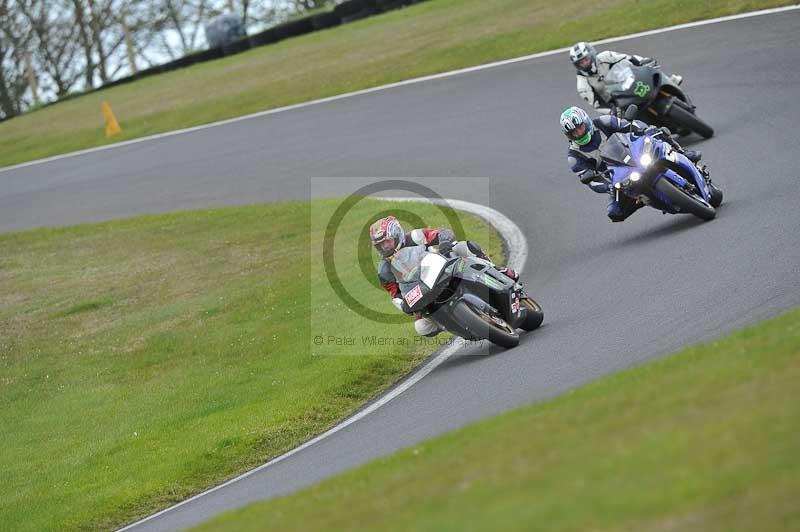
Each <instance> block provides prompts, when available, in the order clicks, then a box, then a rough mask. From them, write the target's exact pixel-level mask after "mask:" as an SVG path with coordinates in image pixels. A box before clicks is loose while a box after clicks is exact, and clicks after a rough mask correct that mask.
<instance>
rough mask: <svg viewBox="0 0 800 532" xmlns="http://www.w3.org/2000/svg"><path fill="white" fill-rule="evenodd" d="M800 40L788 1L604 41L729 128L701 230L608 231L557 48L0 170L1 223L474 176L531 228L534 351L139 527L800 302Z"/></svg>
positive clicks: (647, 223) (357, 459) (447, 384)
mask: <svg viewBox="0 0 800 532" xmlns="http://www.w3.org/2000/svg"><path fill="white" fill-rule="evenodd" d="M799 29H800V11H797V10H796V11H789V12H784V13H781V14H775V15H765V16H759V17H754V18H748V19H740V20H733V21H727V22H723V23H719V24H714V25H709V26H701V27H697V28H692V29H684V30H678V31H675V32H669V33H663V34H658V35H654V36H649V37H644V38H637V39H632V40H627V41H624V42H620V43H616V44H613V45H611V46H610V47H611V48H613V49H616V50H620V51H629V52H636V53H639V54H642V55H648V56H654V57H656V58H658V59H659V60H660V62H661V64H662V66H663V67H664V69H665V70H666V71H668V72H678V73H680V74H682V75H684V77H685V82H684V87H685V89H686V90H687V92H688V93H689V95H690V96H691V97H692V98H693V99H694V101H695V103H697V105H698V107H699V114H700V115H701V116H702V117H704V118H705V119H706V120H708V121H709V122H710V123H711V124H712V125H713V127H714V128H715V130H716V136H715V137H714V138H712V139H711V140H708V141H703V142H699V143H697V144H696V145H695V146H694V148H696V149H700V150H702V151H703V153H704V162H705V163H706V164H708V165H709V167H710V169H711V172H712V177H713V178H714V179H715V181H716V182H717V183H718V184H719V185H720V187H721V188H722V189H723V190H724V192H725V203H724V204H723V206H722V207H721V208H720V211H719V213H718V216H717V219H716V220H714V221H712V222H707V223H703V222H701V221H700V220H697V219H694V218H692V217H689V216H664V215H661V214H660V213H658V212H656V211H654V210H652V209H643V210H641V211H639V212H638V213H636V214H635V215H633V216H632V217H631V218H630V219H629V220H628V221H626V222H625V223H624V224H612V223H610V222H609V221H608V220H607V219H606V216H605V203H606V198H605V196H603V195H599V194H595V193H593V192H591V190H589V189H588V188H587V187H585V186H583V185H581V184H580V183H579V182H578V180H577V179H576V178H575V177H573V176H572V175H571V174H570V173H569V172H568V170H567V167H566V162H565V160H564V159H565V157H564V153H565V148H566V141H565V139H564V137H563V136H562V135H561V133H560V131H559V128H558V116H559V114H560V112H561V110H562V109H563V108H565V107H566V106H568V105H572V104H576V103H579V102H578V100H577V96H576V95H575V91H574V84H575V82H574V76H573V71H572V68H571V65H570V64H569V62H568V60H567V58H566V57H565V56H563V55H562V54H559V55H557V56H551V57H544V58H539V59H534V60H530V61H525V62H521V63H516V64H511V65H506V66H500V67H496V68H491V69H487V70H482V71H478V72H473V73H469V74H463V75H459V76H454V77H450V78H444V79H439V80H434V81H427V82H423V83H418V84H413V85H408V86H404V87H398V88H392V89H388V90H385V91H381V92H375V93H371V94H367V95H362V96H357V97H353V98H348V99H343V100H339V101H335V102H330V103H324V104H320V105H314V106H310V107H305V108H302V109H298V110H293V111H288V112H285V113H279V114H275V115H271V116H265V117H259V118H253V119H249V120H244V121H240V122H236V123H232V124H228V125H222V126H219V127H214V128H209V129H204V130H200V131H196V132H192V133H187V134H183V135H177V136H172V137H167V138H162V139H157V140H152V141H146V142H141V143H137V144H132V145H127V146H124V147H120V148H117V149H112V150H106V151H100V152H95V153H90V154H86V155H82V156H77V157H71V158H66V159H61V160H56V161H53V162H49V163H44V164H40V165H33V166H28V167H23V168H18V169H14V170H10V171H6V172H0V231H3V232H6V231H17V230H21V229H26V228H32V227H37V226H43V225H63V224H73V223H78V222H86V221H95V220H104V219H109V218H115V217H122V216H131V215H136V214H140V213H149V212H161V211H168V210H174V209H179V208H181V209H185V208H200V207H206V206H212V205H232V204H243V203H253V202H269V201H275V200H284V199H300V198H308V197H309V195H310V194H312V193H313V195H315V196H316V195H341V193H342V192H341V189H340V188H339V187H338V185H334V184H333V182H332V184H331V186H330V187H328V188H326V187H325V186H324V182H323V185H322V186H314V187H311V186H310V184H309V183H310V179H309V178H315V177H348V176H375V177H378V178H383V177H393V178H396V177H403V178H408V179H411V180H415V181H420V182H423V183H432V182H434V181H436V180H433V179H425V176H441V177H445V178H449V179H447V180H446V181H444V183H446V184H447V186H446V187H445V192H446V195H447V196H449V197H452V198H459V199H465V200H470V201H477V202H482V200H484V199H485V197H474V196H475V192H474V190H472V187H467V186H459V183H460V181H461V178H467V177H471V178H489V179H490V180H491V204H490V206H491V207H493V208H495V209H497V210H499V211H501V212H503V213H504V214H506V215H507V216H508V217H510V218H511V219H512V220H514V221H515V222H516V223H517V224H518V225H519V226H520V228H522V230H523V231H524V232H525V233H526V234H527V236H528V244H529V247H530V252H529V256H528V261H527V263H526V266H525V272H524V276H523V277H524V279H527V281H528V286H529V288H530V290H531V292H532V293H533V295H534V296H535V297H536V298H537V299H538V300H539V301H540V302H541V303H542V305H543V306H544V308H545V312H546V322H545V326H543V327H542V328H541V329H540V330H538V331H536V332H535V333H533V334H529V335H527V336H524V337H523V340H522V344H521V345H520V347H518V348H516V349H513V350H510V351H508V352H505V353H502V354H495V355H492V356H458V355H456V356H455V357H453V358H451V359H450V360H448V361H447V362H445V363H444V364H443V365H441V366H439V367H438V368H437V369H436V370H435V371H433V372H432V373H431V374H430V375H428V376H427V377H425V378H424V379H423V380H422V381H420V382H419V383H417V384H416V385H415V386H414V387H412V388H411V389H410V390H408V391H407V392H406V393H404V394H403V395H401V396H400V397H398V398H396V399H394V400H393V401H391V402H390V403H388V404H387V405H385V406H383V407H382V408H381V409H379V410H378V411H377V412H375V413H373V414H371V415H369V416H367V417H366V418H364V419H362V420H360V421H358V422H356V423H354V424H353V425H350V426H349V427H347V428H345V429H344V430H342V431H340V432H338V433H336V434H335V435H333V436H331V437H329V438H327V439H325V440H323V441H322V442H319V443H317V444H315V445H313V446H311V447H309V448H307V449H305V450H304V451H302V452H299V453H297V454H295V455H293V456H291V457H289V458H287V459H286V460H283V461H281V462H279V463H277V464H275V465H274V466H271V467H269V468H267V469H264V470H262V471H260V472H258V473H257V474H254V475H251V476H249V477H247V478H245V479H243V480H242V481H239V482H236V483H233V484H231V485H228V486H226V487H225V488H224V489H220V490H217V491H214V492H212V493H211V494H209V495H207V496H204V497H201V498H198V499H195V500H194V501H192V502H190V503H188V504H185V505H183V506H180V507H178V508H176V509H175V510H172V511H170V512H166V513H164V514H162V515H160V516H158V517H157V518H155V519H152V520H149V521H146V522H144V523H142V524H141V525H140V526H138V527H137V529H141V530H167V529H176V528H180V527H184V526H188V525H191V524H194V523H197V522H200V521H203V520H205V519H207V518H208V517H210V516H212V515H215V514H216V513H218V512H220V511H222V510H225V509H230V508H234V507H237V506H241V505H244V504H246V503H248V502H250V501H254V500H258V499H263V498H268V497H274V496H277V495H281V494H285V493H287V492H291V491H294V490H297V489H299V488H301V487H304V486H307V485H309V484H311V483H314V482H316V481H318V480H320V479H323V478H325V477H328V476H330V475H333V474H335V473H338V472H340V471H343V470H345V469H348V468H351V467H353V466H355V465H357V464H361V463H363V462H365V461H367V460H370V459H372V458H375V457H378V456H382V455H385V454H387V453H390V452H392V451H394V450H396V449H399V448H401V447H404V446H408V445H410V444H412V443H414V442H417V441H420V440H422V439H425V438H429V437H431V436H434V435H436V434H440V433H442V432H445V431H448V430H451V429H455V428H457V427H459V426H462V425H464V424H465V423H468V422H470V421H474V420H477V419H480V418H484V417H486V416H490V415H492V414H496V413H498V412H502V411H505V410H508V409H510V408H513V407H516V406H520V405H524V404H528V403H531V402H533V401H537V400H541V399H544V398H547V397H551V396H554V395H556V394H559V393H562V392H564V391H566V390H569V389H570V388H573V387H575V386H578V385H580V384H582V383H585V382H587V381H589V380H592V379H595V378H597V377H600V376H601V375H604V374H607V373H610V372H613V371H616V370H619V369H621V368H625V367H628V366H631V365H633V364H638V363H641V362H643V361H645V360H648V359H651V358H653V357H657V356H659V355H663V354H666V353H669V352H672V351H675V350H676V349H678V348H680V347H683V346H686V345H688V344H692V343H696V342H699V341H703V340H708V339H711V338H713V337H716V336H718V335H722V334H724V333H726V332H728V331H731V330H733V329H735V328H739V327H742V326H744V325H747V324H750V323H753V322H756V321H759V320H761V319H764V318H767V317H769V316H771V315H774V314H776V313H778V312H779V311H781V310H783V309H786V308H788V307H791V306H793V305H796V304H799V303H800V237H799V236H798V231H799V230H800V209H798V205H800V171H798V169H797V154H798V146H799V145H800V144H798V138H799V137H798V135H799V133H798V131H799V129H798V128H800V106H799V105H798V102H797V99H798V97H800V92H799V91H798V87H800V32H798V30H799ZM416 178H419V179H416ZM315 182H316V181H315ZM436 182H437V183H439V187H440V188H439V189H438V190H440V191H441V184H442V183H443V181H441V180H438V181H436ZM466 182H469V181H466ZM337 183H338V181H337ZM406 195H407V194H406Z"/></svg>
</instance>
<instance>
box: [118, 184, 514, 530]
mask: <svg viewBox="0 0 800 532" xmlns="http://www.w3.org/2000/svg"><path fill="white" fill-rule="evenodd" d="M375 199H384V200H388V201H417V202H427V203H431V202H432V203H436V204H438V205H447V206H450V207H452V208H454V209H458V210H462V211H465V212H469V213H471V214H475V215H477V216H480V217H481V218H483V219H484V220H486V221H487V222H488V223H489V224H491V225H492V226H493V227H494V228H495V229H496V230H497V232H498V233H500V236H501V237H503V240H505V242H506V247H507V249H508V253H509V257H508V261H507V263H508V266H509V267H510V268H513V269H515V270H517V271H518V272H522V269H523V267H524V266H525V261H526V259H527V258H528V242H527V241H526V240H525V235H524V234H523V233H522V230H520V228H519V227H518V226H517V225H516V224H515V223H514V222H512V221H511V220H510V219H509V218H508V217H507V216H505V215H504V214H502V213H501V212H499V211H496V210H494V209H492V208H491V207H486V206H485V205H479V204H477V203H470V202H468V201H461V200H430V199H427V198H375ZM461 347H462V346H461V345H460V344H458V343H453V344H450V345H448V346H447V347H445V348H444V349H443V350H442V351H441V352H440V353H439V354H438V355H436V356H435V357H434V358H432V359H431V360H430V361H429V362H428V363H427V364H425V365H424V366H423V367H422V368H421V369H419V370H417V372H416V373H414V374H412V375H411V376H410V377H409V378H408V379H406V380H405V381H403V382H402V383H400V384H399V385H398V386H396V387H395V388H392V389H391V390H390V391H389V392H387V393H386V395H384V396H382V397H380V398H379V399H378V400H376V401H375V402H374V403H371V404H369V405H368V406H367V407H366V408H364V409H363V410H361V411H359V412H357V413H356V414H355V415H353V416H352V417H349V418H347V419H345V420H344V421H342V422H341V423H339V424H338V425H336V426H335V427H332V428H331V429H329V430H327V431H325V432H323V433H322V434H320V435H319V436H317V437H316V438H313V439H311V440H309V441H307V442H305V443H304V444H302V445H300V446H299V447H295V448H294V449H292V450H291V451H289V452H287V453H286V454H282V455H281V456H279V457H277V458H274V459H272V460H270V461H269V462H267V463H266V464H263V465H260V466H258V467H256V468H255V469H251V470H250V471H248V472H247V473H244V474H242V475H239V476H238V477H235V478H232V479H230V480H228V481H227V482H225V483H223V484H220V485H219V486H215V487H213V488H211V489H209V490H207V491H204V492H202V493H198V494H197V495H195V496H193V497H190V498H188V499H186V500H185V501H181V502H179V503H178V504H175V505H173V506H170V507H169V508H165V509H164V510H161V511H160V512H158V513H155V514H153V515H150V516H148V517H145V518H144V519H142V520H140V521H137V522H135V523H131V524H130V525H128V526H126V527H125V528H121V529H119V532H122V531H123V530H130V529H132V528H135V527H136V526H138V525H140V524H142V523H145V522H147V521H150V520H151V519H155V518H156V517H158V516H160V515H162V514H165V513H167V512H171V511H172V510H175V509H176V508H179V507H181V506H183V505H185V504H188V503H190V502H192V501H194V500H197V499H199V498H201V497H205V496H206V495H208V494H210V493H213V492H215V491H217V490H220V489H222V488H224V487H225V486H228V485H230V484H233V483H234V482H238V481H240V480H242V479H245V478H247V477H249V476H250V475H253V474H255V473H258V472H259V471H262V470H264V469H266V468H268V467H270V466H272V465H275V464H277V463H278V462H281V461H283V460H286V459H287V458H289V457H290V456H292V455H295V454H297V453H299V452H300V451H302V450H304V449H307V448H309V447H311V446H312V445H314V444H315V443H318V442H320V441H322V440H324V439H325V438H327V437H328V436H332V435H333V434H336V433H337V432H339V431H340V430H342V429H344V428H346V427H349V426H350V425H352V424H353V423H355V422H356V421H358V420H360V419H363V418H365V417H367V416H368V415H370V414H371V413H373V412H375V411H376V410H378V409H379V408H380V407H382V406H383V405H385V404H386V403H388V402H389V401H391V400H392V399H394V398H396V397H397V396H399V395H400V394H402V393H403V392H405V391H406V390H408V389H409V388H411V387H412V386H414V385H415V384H416V383H418V382H419V381H421V380H422V379H424V378H425V377H426V376H427V375H428V374H429V373H430V372H431V371H433V370H434V369H436V368H437V367H438V366H439V365H441V364H442V362H444V361H445V360H447V359H448V358H450V356H451V355H452V354H453V353H455V352H456V351H457V350H458V349H460V348H461Z"/></svg>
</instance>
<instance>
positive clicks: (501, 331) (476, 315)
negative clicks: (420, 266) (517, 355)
mask: <svg viewBox="0 0 800 532" xmlns="http://www.w3.org/2000/svg"><path fill="white" fill-rule="evenodd" d="M453 316H454V317H455V318H456V319H457V320H458V321H459V322H460V323H461V324H462V325H463V326H464V328H465V329H467V330H468V331H470V333H472V336H473V337H474V338H477V339H481V340H489V341H490V342H492V343H493V344H496V345H499V346H500V347H506V348H509V347H516V346H517V345H519V334H518V333H517V332H516V331H515V330H514V329H513V328H512V327H511V325H509V324H508V323H506V321H505V320H503V319H501V318H499V317H497V316H492V315H490V314H488V313H486V312H484V311H482V310H480V309H476V308H474V307H472V306H470V305H468V304H467V303H466V302H465V301H459V303H458V304H457V305H456V306H455V308H453Z"/></svg>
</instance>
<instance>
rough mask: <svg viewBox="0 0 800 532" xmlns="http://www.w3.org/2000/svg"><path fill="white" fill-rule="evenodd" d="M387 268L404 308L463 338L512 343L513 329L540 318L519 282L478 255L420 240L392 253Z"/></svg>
mask: <svg viewBox="0 0 800 532" xmlns="http://www.w3.org/2000/svg"><path fill="white" fill-rule="evenodd" d="M392 270H393V271H394V274H395V277H396V278H397V281H398V284H399V285H400V293H401V295H402V296H403V301H404V305H403V307H404V308H403V310H405V311H406V312H409V313H410V312H419V313H421V314H422V315H423V316H425V317H427V318H429V319H431V320H433V321H434V322H436V323H437V324H438V325H439V326H441V327H442V328H443V329H445V330H447V331H449V332H451V333H453V334H455V335H457V336H460V337H462V338H465V339H467V340H489V341H490V342H492V343H494V344H497V345H499V346H501V347H514V346H516V345H517V344H519V333H517V329H523V330H526V331H532V330H533V329H536V328H537V327H539V325H541V324H542V320H543V319H544V313H543V312H542V308H541V307H540V306H539V304H538V303H536V301H534V300H533V299H532V298H531V297H530V296H528V295H527V294H526V293H525V290H524V289H523V287H522V285H521V284H519V283H517V282H514V280H512V279H511V278H509V277H508V276H506V275H504V274H502V273H500V272H499V271H498V270H497V269H496V268H495V267H494V265H493V264H492V263H491V262H489V261H486V260H483V259H479V258H477V257H470V258H463V257H454V258H446V257H444V256H442V255H440V254H439V253H436V252H434V251H429V250H428V249H426V247H425V246H409V247H404V248H402V249H401V250H400V251H398V252H397V254H396V255H395V256H394V257H393V258H392Z"/></svg>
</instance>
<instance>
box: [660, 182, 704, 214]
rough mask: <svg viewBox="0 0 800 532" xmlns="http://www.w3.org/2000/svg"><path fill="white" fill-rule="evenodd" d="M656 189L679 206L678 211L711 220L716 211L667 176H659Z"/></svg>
mask: <svg viewBox="0 0 800 532" xmlns="http://www.w3.org/2000/svg"><path fill="white" fill-rule="evenodd" d="M655 188H656V190H658V191H659V192H660V193H661V194H663V195H664V196H665V197H666V198H667V199H668V200H669V202H670V203H671V204H672V205H674V206H676V207H679V208H680V212H685V213H691V214H694V215H695V216H697V217H698V218H701V219H703V220H713V219H714V217H715V216H716V215H717V211H716V210H715V209H714V207H712V206H711V205H709V204H707V203H706V202H705V201H703V200H701V199H699V198H697V197H695V196H694V195H692V194H689V193H688V192H686V191H685V190H683V189H681V188H680V187H678V186H677V185H675V184H673V183H672V181H670V180H669V179H667V178H665V177H664V178H661V179H659V180H658V183H656V187H655Z"/></svg>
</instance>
